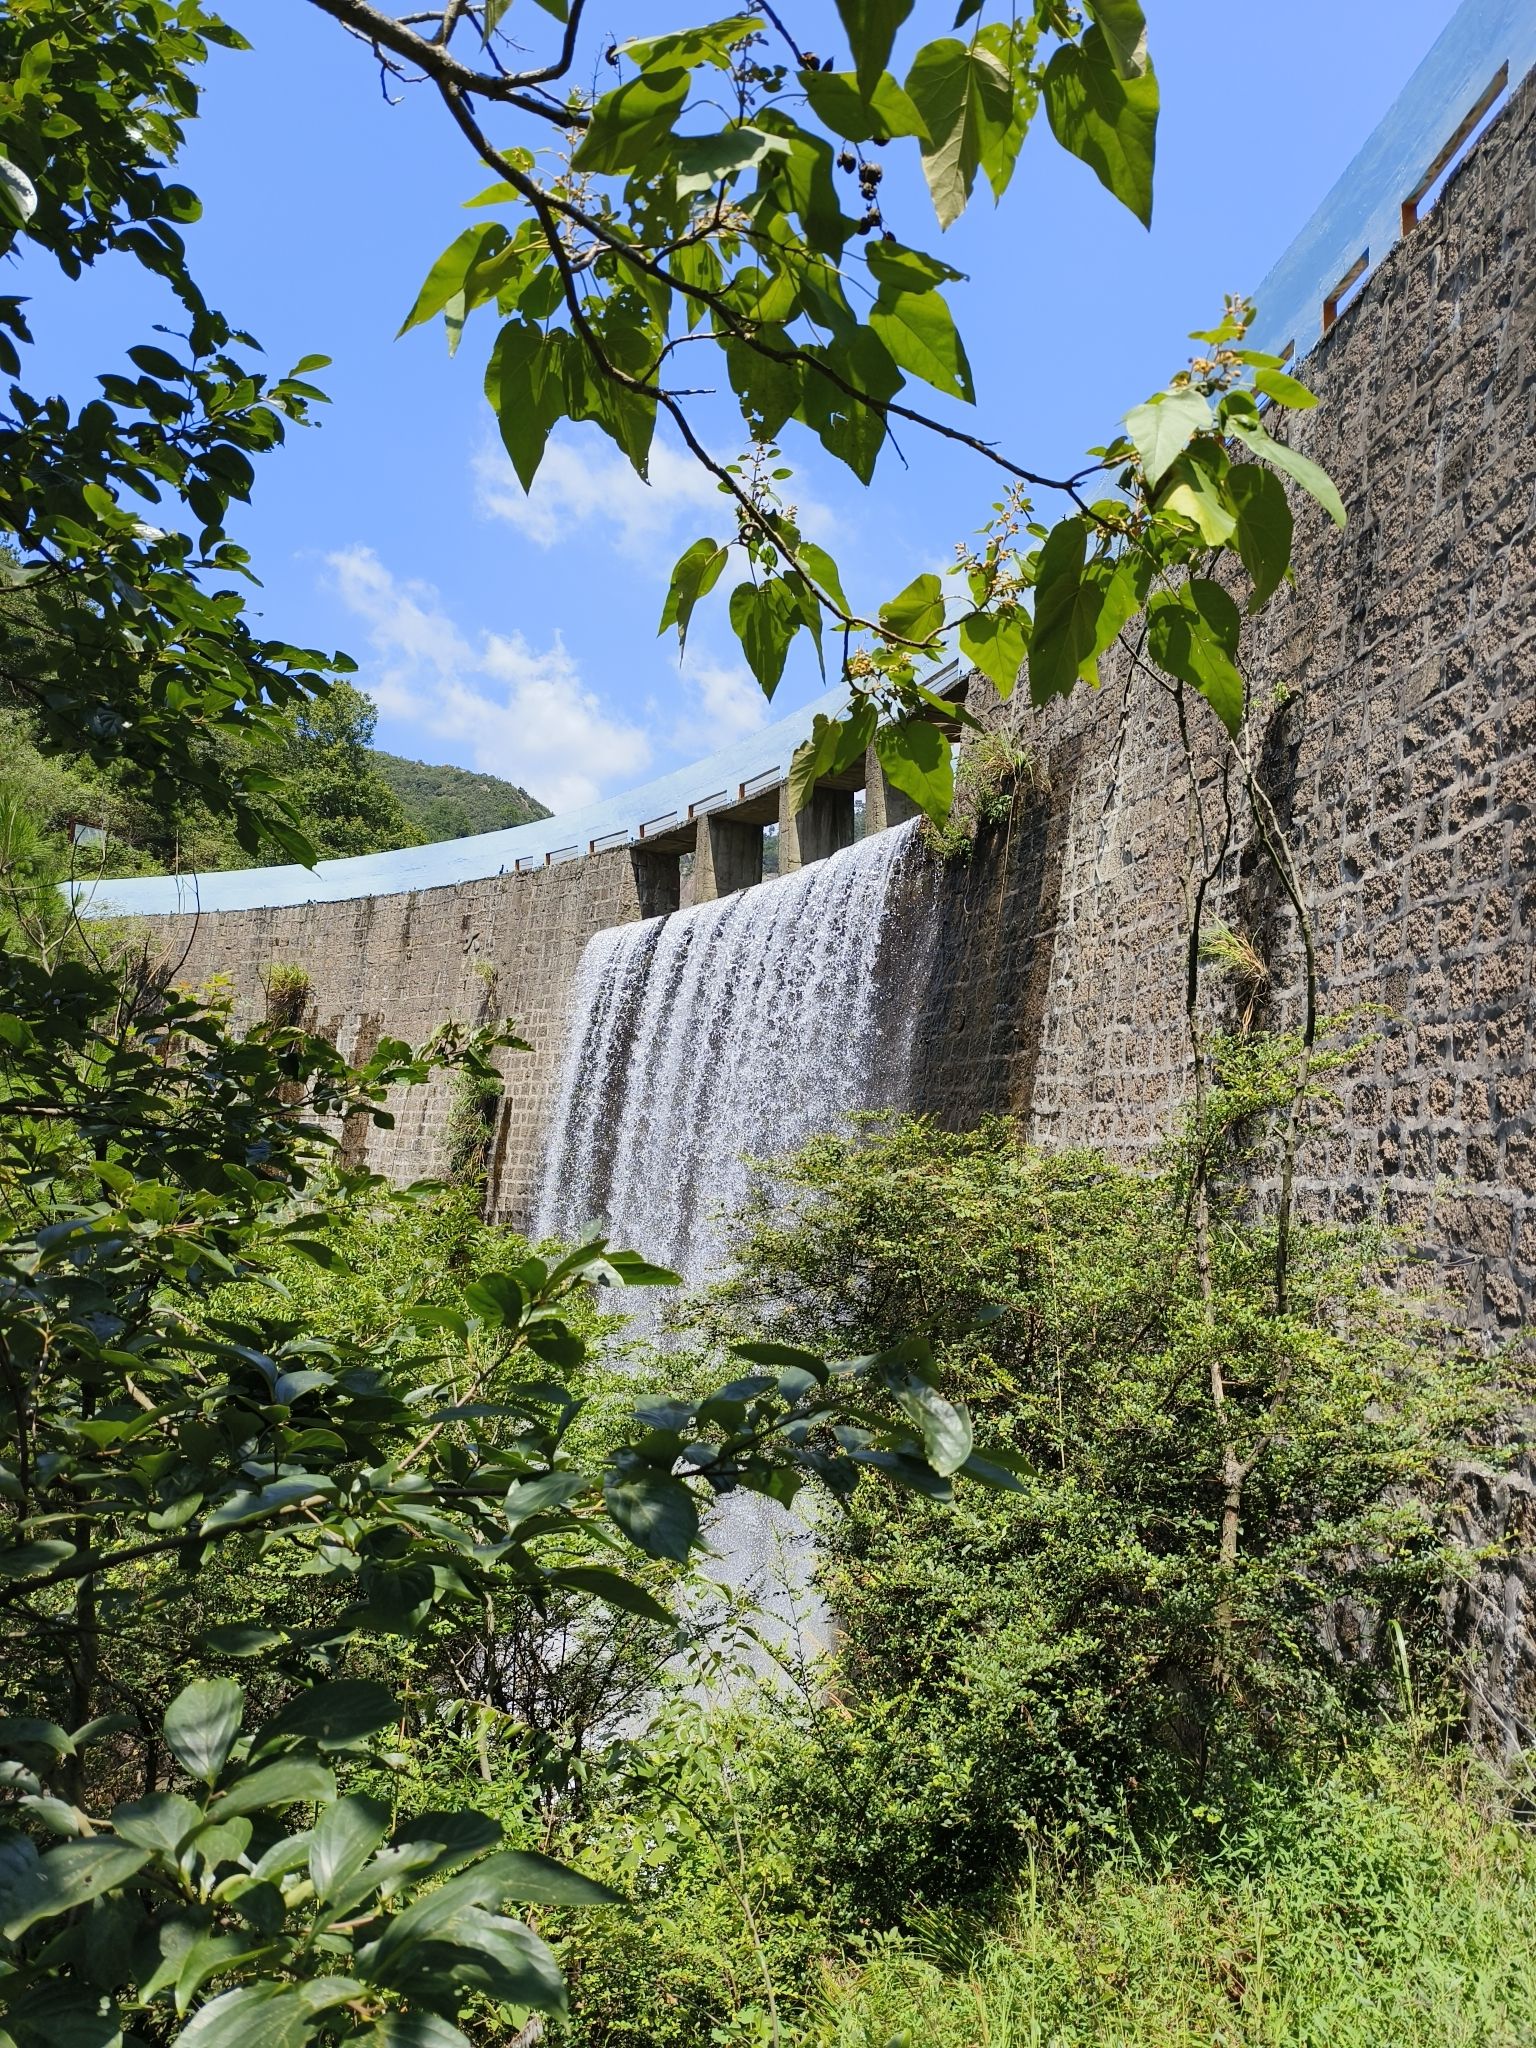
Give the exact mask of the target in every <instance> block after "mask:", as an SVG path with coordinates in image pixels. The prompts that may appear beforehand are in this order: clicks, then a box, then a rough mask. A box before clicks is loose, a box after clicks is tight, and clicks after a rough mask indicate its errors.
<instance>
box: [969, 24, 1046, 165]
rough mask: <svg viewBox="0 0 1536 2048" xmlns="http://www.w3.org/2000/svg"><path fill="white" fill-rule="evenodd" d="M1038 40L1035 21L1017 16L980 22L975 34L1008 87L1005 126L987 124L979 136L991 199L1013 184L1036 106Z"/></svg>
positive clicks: (1038, 99) (1038, 32) (1037, 103)
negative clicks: (1035, 59) (1008, 108)
mask: <svg viewBox="0 0 1536 2048" xmlns="http://www.w3.org/2000/svg"><path fill="white" fill-rule="evenodd" d="M1039 39H1040V30H1039V22H1038V19H1036V20H1033V21H1032V20H1029V19H1025V20H1023V21H1021V20H1020V19H1019V18H1018V16H1017V15H1015V16H1014V17H1013V18H1012V19H1011V20H1007V21H989V22H984V23H983V24H982V26H981V27H980V28H978V29H977V31H976V41H977V43H978V44H979V46H980V47H981V48H982V49H984V50H990V51H991V53H992V55H993V56H994V57H995V58H996V59H997V61H998V63H999V65H1000V66H1001V67H1002V69H1003V71H1004V72H1005V73H1006V75H1007V77H1008V79H1009V81H1010V83H1011V87H1012V99H1013V104H1012V106H1011V108H1010V110H1009V115H1008V120H1007V123H1006V125H990V126H989V127H988V128H987V129H986V130H985V131H984V132H983V135H982V143H981V168H982V169H983V170H984V171H985V172H986V174H987V183H988V184H989V185H990V186H991V187H992V196H993V198H994V199H1001V198H1002V196H1003V194H1004V193H1005V192H1006V191H1007V189H1008V187H1009V185H1010V184H1012V182H1013V173H1014V170H1015V168H1016V167H1017V164H1018V161H1019V151H1020V150H1021V149H1022V148H1023V147H1024V137H1025V136H1026V135H1027V134H1028V133H1029V124H1030V122H1031V121H1032V120H1033V119H1034V117H1035V108H1036V107H1037V106H1038V105H1039V103H1040V88H1039V84H1038V79H1039V73H1038V71H1037V70H1036V68H1035V65H1034V62H1033V59H1034V54H1035V45H1036V44H1037V42H1038V41H1039Z"/></svg>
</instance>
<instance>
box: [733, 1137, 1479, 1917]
mask: <svg viewBox="0 0 1536 2048" xmlns="http://www.w3.org/2000/svg"><path fill="white" fill-rule="evenodd" d="M1187 1166H1188V1162H1187V1156H1186V1155H1184V1154H1181V1155H1180V1156H1178V1157H1175V1158H1172V1159H1170V1160H1169V1161H1168V1162H1166V1163H1165V1164H1163V1165H1161V1166H1159V1167H1157V1168H1155V1169H1147V1170H1141V1171H1131V1170H1128V1169H1125V1168H1123V1167H1118V1166H1115V1165H1113V1164H1111V1163H1110V1162H1109V1161H1107V1160H1105V1159H1103V1158H1101V1157H1098V1156H1095V1155H1092V1154H1089V1153H1082V1152H1073V1153H1065V1154H1059V1155H1055V1156H1051V1155H1045V1154H1041V1153H1038V1152H1033V1151H1031V1150H1030V1149H1028V1148H1027V1147H1026V1146H1024V1145H1023V1144H1022V1143H1021V1142H1020V1141H1019V1138H1018V1135H1017V1133H1016V1131H1015V1130H1014V1128H1013V1127H1012V1126H1011V1125H1009V1124H1007V1123H1005V1122H994V1123H991V1124H989V1125H987V1126H986V1127H985V1128H983V1129H982V1130H980V1131H977V1132H974V1133H970V1134H966V1135H961V1136H956V1135H953V1134H950V1133H946V1132H942V1131H939V1130H936V1129H934V1128H933V1127H931V1126H930V1125H927V1124H924V1123H921V1122H910V1121H897V1122H894V1123H892V1124H890V1125H889V1126H888V1127H886V1128H884V1129H883V1130H880V1131H878V1133H877V1134H875V1135H873V1136H871V1137H870V1138H869V1139H868V1140H867V1141H866V1142H862V1143H855V1142H847V1141H843V1140H836V1139H821V1140H817V1141H815V1142H814V1143H812V1144H811V1145H809V1146H807V1147H806V1148H805V1150H804V1151H802V1152H801V1153H800V1154H799V1155H798V1157H797V1158H796V1159H794V1160H793V1161H792V1162H790V1164H789V1166H788V1169H787V1173H786V1176H785V1177H786V1179H787V1182H788V1184H789V1187H790V1189H791V1190H792V1191H794V1193H795V1195H796V1196H797V1197H798V1199H796V1200H794V1201H792V1202H790V1203H788V1204H787V1205H785V1206H776V1205H775V1198H774V1197H772V1196H771V1195H769V1194H764V1195H763V1196H762V1197H761V1198H760V1199H759V1202H758V1204H757V1206H756V1207H755V1209H754V1210H753V1211H752V1212H750V1213H749V1215H748V1216H747V1218H746V1219H745V1221H744V1223H743V1225H742V1228H741V1233H740V1237H739V1241H738V1245H737V1256H738V1260H739V1269H738V1273H737V1277H736V1278H735V1279H734V1281H732V1282H731V1283H730V1284H729V1285H728V1286H727V1287H726V1288H725V1289H723V1290H721V1291H720V1292H719V1293H717V1295H716V1296H715V1298H714V1299H713V1301H712V1302H711V1303H710V1304H708V1305H707V1306H706V1307H705V1308H704V1309H703V1310H701V1311H700V1313H699V1316H698V1318H697V1320H698V1321H699V1323H700V1326H701V1327H702V1328H703V1330H704V1331H705V1332H706V1333H708V1334H712V1335H717V1334H718V1333H719V1332H720V1330H722V1329H724V1328H729V1327H730V1326H731V1324H732V1321H733V1318H735V1317H736V1316H738V1315H739V1314H741V1313H742V1311H743V1310H744V1309H745V1307H746V1306H747V1305H748V1304H755V1303H759V1302H762V1301H764V1300H767V1301H770V1302H774V1303H776V1304H777V1305H778V1310H777V1324H776V1327H775V1330H774V1333H773V1334H775V1335H776V1336H778V1337H780V1338H783V1339H787V1340H790V1341H793V1342H798V1343H816V1344H821V1345H825V1346H827V1347H828V1348H830V1349H832V1350H835V1351H841V1352H845V1353H846V1352H858V1351H869V1350H877V1349H879V1348H880V1347H881V1346H882V1345H884V1344H887V1343H889V1342H891V1341H892V1340H893V1339H894V1338H895V1337H896V1336H898V1335H899V1333H900V1332H901V1331H902V1330H903V1329H905V1328H910V1327H921V1328H923V1329H925V1330H928V1331H930V1332H932V1334H933V1337H934V1340H935V1344H936V1348H937V1351H938V1355H939V1357H940V1359H941V1362H942V1365H943V1369H944V1374H945V1384H946V1386H950V1387H953V1388H955V1389H956V1390H957V1391H959V1392H960V1393H963V1394H964V1395H965V1397H966V1398H967V1400H968V1402H969V1404H970V1408H971V1411H972V1413H973V1415H974V1416H975V1419H976V1424H977V1435H978V1441H980V1442H984V1443H986V1444H988V1445H989V1447H990V1446H992V1445H999V1446H1002V1447H1003V1448H1002V1450H1000V1451H994V1450H992V1449H991V1448H989V1449H988V1453H987V1454H988V1456H998V1455H1002V1456H1006V1455H1008V1453H1009V1452H1011V1453H1012V1455H1013V1457H1014V1458H1015V1459H1016V1460H1017V1462H1018V1466H1019V1470H1020V1471H1021V1473H1022V1474H1023V1476H1022V1478H1021V1480H1020V1481H1019V1490H1017V1491H1014V1492H1008V1493H1001V1492H997V1493H994V1492H986V1493H983V1492H981V1491H979V1490H972V1489H968V1490H966V1491H965V1492H964V1493H962V1494H960V1495H959V1496H957V1498H956V1500H955V1502H954V1503H953V1505H950V1506H944V1507H935V1506H933V1505H931V1504H929V1503H928V1502H926V1501H924V1500H921V1499H910V1498H905V1497H902V1498H892V1497H886V1496H884V1495H882V1494H881V1493H879V1492H877V1490H876V1489H875V1488H873V1487H869V1486H867V1485H861V1487H860V1489H859V1490H858V1492H857V1493H856V1495H855V1496H854V1498H853V1500H852V1501H851V1503H850V1504H849V1509H848V1512H847V1514H846V1515H845V1516H829V1517H828V1518H827V1523H826V1531H825V1542H824V1546H823V1562H822V1569H821V1577H822V1585H823V1589H824V1591H825V1594H826V1596H827V1598H828V1600H829V1601H830V1604H831V1606H832V1609H833V1611H834V1614H835V1616H836V1619H837V1622H838V1624H839V1629H840V1643H839V1648H838V1652H837V1656H836V1659H835V1662H834V1665H833V1668H832V1672H831V1679H830V1688H831V1703H830V1706H829V1707H828V1708H826V1709H824V1710H821V1709H817V1708H815V1707H812V1708H810V1709H809V1710H808V1711H807V1712H806V1713H805V1714H803V1715H801V1716H799V1717H798V1718H796V1719H795V1720H794V1721H793V1724H792V1725H786V1726H785V1727H784V1728H783V1729H782V1730H781V1732H780V1734H779V1735H778V1737H777V1738H775V1739H776V1740H778V1741H779V1742H780V1743H781V1744H782V1760H781V1769H780V1772H779V1781H780V1783H781V1784H782V1786H783V1788H784V1789H783V1791H782V1793H781V1795H780V1806H781V1815H780V1817H781V1819H782V1820H783V1822H784V1823H785V1824H786V1825H793V1826H795V1827H796V1828H797V1829H798V1830H799V1831H800V1833H801V1835H802V1837H803V1841H804V1853H805V1856H806V1858H807V1861H808V1864H809V1865H810V1867H812V1868H814V1869H816V1870H818V1871H820V1872H821V1873H822V1875H823V1877H824V1879H825V1881H826V1882H828V1883H829V1884H830V1885H831V1887H832V1889H833V1891H834V1892H835V1893H836V1895H837V1897H838V1899H839V1901H840V1905H839V1911H840V1912H841V1913H842V1915H843V1917H844V1918H845V1920H847V1921H849V1922H850V1923H856V1922H858V1921H860V1920H874V1921H877V1922H881V1923H886V1922H890V1921H893V1920H899V1919H901V1918H902V1917H903V1916H904V1914H905V1913H906V1912H907V1911H908V1910H909V1909H910V1907H911V1905H912V1902H913V1901H914V1899H929V1900H936V1899H963V1898H968V1897H971V1898H974V1897H980V1896H982V1895H985V1894H988V1893H991V1892H994V1891H996V1890H997V1889H998V1887H999V1886H1000V1885H1001V1886H1006V1885H1008V1884H1009V1883H1011V1881H1012V1880H1013V1878H1014V1876H1015V1874H1016V1873H1017V1872H1018V1871H1019V1870H1020V1869H1021V1868H1022V1867H1023V1865H1024V1864H1025V1863H1026V1862H1027V1859H1028V1857H1029V1854H1030V1853H1031V1848H1032V1845H1033V1844H1035V1843H1036V1842H1038V1841H1039V1840H1040V1839H1041V1831H1049V1832H1050V1834H1051V1838H1052V1840H1053V1841H1055V1842H1056V1843H1058V1844H1066V1845H1068V1846H1071V1845H1074V1844H1076V1845H1077V1846H1079V1847H1082V1846H1086V1845H1088V1844H1090V1843H1098V1844H1101V1845H1102V1844H1108V1843H1113V1842H1115V1841H1125V1840H1128V1839H1131V1838H1135V1839H1139V1840H1142V1841H1145V1840H1148V1839H1150V1838H1152V1837H1154V1836H1156V1835H1157V1834H1158V1833H1159V1832H1160V1831H1163V1830H1166V1829H1168V1828H1170V1827H1176V1826H1177V1827H1183V1828H1185V1829H1188V1828H1191V1827H1192V1828H1193V1829H1194V1831H1195V1833H1196V1834H1198V1832H1199V1830H1200V1827H1201V1826H1202V1824H1203V1823H1202V1821H1201V1819H1200V1816H1201V1815H1202V1813H1204V1812H1206V1811H1211V1810H1216V1809H1218V1808H1220V1809H1223V1810H1229V1809H1235V1808H1237V1807H1238V1806H1240V1804H1241V1802H1242V1801H1243V1799H1245V1798H1246V1797H1247V1796H1248V1794H1249V1790H1250V1789H1251V1788H1252V1787H1253V1786H1254V1785H1255V1784H1256V1783H1258V1782H1259V1781H1260V1780H1263V1779H1266V1778H1268V1779H1271V1780H1273V1779H1274V1778H1275V1777H1276V1776H1277V1775H1278V1776H1279V1778H1280V1779H1282V1780H1283V1779H1284V1778H1285V1777H1286V1775H1287V1774H1288V1773H1290V1772H1291V1771H1293V1770H1296V1769H1301V1768H1305V1767H1315V1765H1316V1763H1317V1760H1318V1759H1319V1758H1324V1759H1326V1758H1327V1757H1328V1756H1331V1755H1333V1754H1335V1753H1336V1752H1337V1747H1338V1745H1339V1744H1340V1743H1342V1742H1345V1741H1347V1740H1351V1739H1355V1738H1356V1737H1357V1736H1358V1734H1359V1732H1360V1731H1361V1730H1362V1729H1364V1728H1366V1727H1369V1726H1370V1725H1371V1724H1373V1723H1374V1722H1376V1721H1377V1720H1379V1719H1380V1718H1381V1717H1382V1715H1383V1714H1384V1713H1385V1712H1387V1711H1388V1709H1389V1708H1390V1705H1391V1702H1392V1699H1393V1697H1394V1691H1393V1687H1394V1675H1393V1657H1394V1655H1395V1652H1394V1649H1393V1645H1394V1644H1396V1643H1397V1642H1399V1641H1401V1642H1402V1643H1403V1644H1404V1645H1405V1646H1406V1648H1407V1651H1408V1654H1409V1655H1410V1656H1411V1658H1412V1660H1413V1663H1414V1667H1415V1670H1416V1673H1417V1674H1418V1677H1419V1681H1420V1684H1421V1686H1422V1688H1423V1690H1424V1695H1425V1698H1426V1699H1427V1700H1428V1701H1429V1702H1431V1703H1432V1704H1433V1706H1434V1708H1435V1709H1436V1710H1437V1711H1439V1712H1441V1713H1444V1714H1450V1713H1451V1712H1452V1711H1453V1710H1454V1704H1455V1694H1454V1688H1453V1685H1452V1683H1451V1678H1452V1674H1451V1670H1450V1663H1449V1658H1448V1655H1447V1652H1446V1650H1445V1646H1444V1643H1443V1640H1442V1632H1441V1619H1440V1606H1439V1599H1438V1596H1439V1591H1440V1588H1441V1586H1442V1584H1443V1582H1444V1578H1445V1575H1446V1573H1447V1572H1448V1571H1449V1570H1452V1569H1454V1568H1455V1563H1456V1561H1455V1559H1454V1558H1453V1556H1452V1554H1451V1552H1450V1549H1449V1547H1448V1543H1447V1539H1446V1535H1445V1531H1444V1529H1443V1527H1442V1522H1441V1518H1440V1517H1439V1515H1438V1514H1437V1512H1436V1510H1435V1508H1434V1506H1433V1502H1434V1500H1435V1497H1436V1492H1437V1488H1439V1486H1440V1485H1441V1483H1442V1480H1443V1476H1444V1473H1445V1470H1446V1467H1447V1465H1448V1463H1449V1461H1450V1459H1451V1458H1452V1456H1453V1454H1454V1452H1455V1450H1456V1448H1457V1446H1458V1445H1459V1444H1461V1443H1462V1442H1463V1441H1464V1440H1465V1437H1466V1434H1467V1432H1468V1430H1469V1429H1470V1428H1471V1427H1472V1425H1473V1423H1474V1422H1475V1420H1476V1419H1477V1418H1478V1417H1479V1416H1481V1415H1482V1414H1483V1413H1484V1412H1485V1410H1486V1406H1487V1400H1488V1397H1487V1396H1485V1395H1484V1394H1482V1393H1481V1392H1480V1391H1479V1387H1480V1382H1481V1381H1482V1380H1483V1379H1484V1378H1486V1375H1487V1365H1486V1361H1484V1360H1480V1359H1473V1358H1471V1357H1469V1356H1465V1355H1463V1354H1461V1353H1460V1352H1458V1351H1457V1350H1456V1349H1455V1347H1454V1346H1453V1345H1451V1344H1449V1342H1448V1341H1447V1339H1446V1337H1445V1333H1444V1332H1443V1331H1442V1330H1440V1329H1438V1328H1437V1327H1436V1325H1435V1324H1434V1322H1433V1321H1432V1320H1431V1319H1429V1318H1427V1317H1426V1316H1425V1315H1424V1314H1423V1313H1422V1311H1421V1310H1420V1309H1418V1308H1416V1307H1415V1306H1414V1305H1412V1304H1410V1303H1408V1302H1405V1301H1404V1300H1402V1299H1399V1298H1395V1297H1392V1296H1389V1295H1388V1294H1386V1293H1385V1292H1384V1291H1383V1288H1382V1286H1381V1284H1380V1278H1379V1275H1380V1271H1381V1268H1382V1264H1383V1261H1384V1259H1385V1258H1386V1257H1387V1256H1388V1254H1389V1249H1390V1248H1389V1247H1386V1246H1384V1245H1382V1244H1381V1243H1380V1242H1379V1241H1378V1240H1377V1239H1376V1238H1374V1237H1373V1236H1372V1235H1371V1234H1370V1233H1367V1232H1361V1231H1340V1230H1330V1229H1322V1228H1316V1227H1309V1228H1304V1229H1298V1230H1297V1231H1296V1232H1294V1233H1293V1237H1292V1243H1291V1254H1290V1261H1289V1277H1288V1291H1287V1306H1286V1311H1285V1313H1284V1314H1280V1313H1277V1312H1276V1309H1275V1304H1274V1296H1273V1275H1274V1260H1275V1238H1274V1231H1273V1229H1272V1227H1271V1226H1269V1225H1267V1224H1266V1223H1264V1222H1262V1221H1254V1220H1252V1219H1251V1218H1250V1217H1249V1216H1248V1215H1247V1214H1246V1212H1245V1210H1244V1208H1243V1205H1242V1203H1241V1201H1240V1199H1239V1197H1238V1194H1237V1192H1236V1191H1233V1192H1232V1193H1230V1194H1229V1195H1228V1196H1227V1197H1226V1198H1225V1199H1223V1200H1220V1201H1219V1202H1218V1203H1217V1206H1216V1209H1215V1212H1214V1214H1213V1219H1212V1230H1211V1234H1210V1241H1209V1244H1210V1258H1211V1296H1210V1301H1209V1304H1207V1303H1206V1301H1205V1300H1204V1297H1203V1292H1202V1285H1201V1277H1200V1270H1199V1268H1200V1261H1199V1259H1198V1257H1197V1255H1196V1254H1197V1246H1196V1242H1195V1232H1194V1227H1193V1224H1192V1222H1191V1204H1190V1201H1189V1199H1188V1195H1189V1179H1188V1172H1187ZM1213 1359H1218V1360H1219V1361H1220V1362H1221V1365H1222V1372H1223V1380H1224V1393H1225V1405H1224V1407H1223V1408H1222V1410H1221V1411H1220V1412H1219V1413H1218V1412H1217V1410H1216V1409H1215V1407H1214V1405H1213V1402H1212V1397H1211V1365H1212V1360H1213ZM1234 1441H1235V1442H1236V1443H1237V1444H1239V1445H1240V1446H1241V1448H1242V1449H1243V1450H1244V1452H1245V1454H1248V1455H1251V1456H1252V1459H1253V1469H1252V1471H1251V1473H1250V1474H1249V1476H1248V1477H1247V1479H1246V1483H1245V1485H1244V1487H1243V1488H1242V1494H1241V1515H1240V1524H1239V1527H1240V1541H1239V1544H1238V1548H1237V1552H1236V1555H1235V1557H1234V1558H1233V1559H1232V1561H1231V1563H1230V1565H1228V1564H1227V1563H1225V1562H1224V1560H1223V1557H1222V1554H1221V1544H1220V1522H1221V1515H1222V1507H1223V1485H1222V1483H1221V1481H1222V1476H1223V1468H1224V1459H1225V1457H1226V1456H1227V1453H1228V1450H1229V1446H1230V1444H1231V1443H1232V1442H1234Z"/></svg>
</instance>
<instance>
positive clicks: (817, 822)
mask: <svg viewBox="0 0 1536 2048" xmlns="http://www.w3.org/2000/svg"><path fill="white" fill-rule="evenodd" d="M852 844H853V791H852V790H851V789H818V790H817V791H816V793H815V795H814V796H813V797H812V798H811V800H810V802H809V803H808V804H807V805H806V807H805V809H804V810H803V811H793V812H792V811H791V810H790V808H789V784H788V783H787V782H786V783H783V784H781V785H780V788H779V873H780V874H781V875H792V874H793V873H794V872H795V870H796V868H804V867H809V866H810V864H811V862H812V861H813V860H825V859H826V857H827V855H828V854H829V853H836V852H837V850H838V849H839V847H843V846H852Z"/></svg>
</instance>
